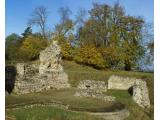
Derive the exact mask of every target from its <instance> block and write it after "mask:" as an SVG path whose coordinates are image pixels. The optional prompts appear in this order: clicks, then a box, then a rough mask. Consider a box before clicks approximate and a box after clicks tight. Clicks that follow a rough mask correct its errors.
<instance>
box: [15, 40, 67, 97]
mask: <svg viewBox="0 0 160 120" xmlns="http://www.w3.org/2000/svg"><path fill="white" fill-rule="evenodd" d="M60 54H61V53H60V47H59V46H58V45H57V43H56V42H53V43H52V44H51V45H50V46H49V47H47V48H46V49H45V50H43V51H42V52H41V53H40V64H38V63H29V64H28V63H18V64H17V76H16V81H15V87H14V92H15V93H16V94H24V93H30V92H40V91H43V90H49V89H62V88H69V87H70V84H69V83H68V75H67V74H66V73H65V72H64V71H63V67H62V66H61V64H60V63H61V55H60Z"/></svg>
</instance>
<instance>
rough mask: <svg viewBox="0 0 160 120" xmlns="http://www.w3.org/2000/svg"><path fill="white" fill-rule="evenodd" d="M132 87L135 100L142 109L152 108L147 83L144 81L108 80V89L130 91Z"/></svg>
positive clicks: (128, 78) (116, 78) (127, 79)
mask: <svg viewBox="0 0 160 120" xmlns="http://www.w3.org/2000/svg"><path fill="white" fill-rule="evenodd" d="M131 87H132V91H133V95H132V98H133V100H134V101H135V102H136V103H137V104H138V105H139V106H141V107H142V108H149V107H150V99H149V93H148V87H147V84H146V81H144V80H142V79H136V78H130V77H120V76H115V75H113V76H111V77H110V78H109V80H108V89H117V90H128V89H129V88H131Z"/></svg>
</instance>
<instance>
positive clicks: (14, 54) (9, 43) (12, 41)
mask: <svg viewBox="0 0 160 120" xmlns="http://www.w3.org/2000/svg"><path fill="white" fill-rule="evenodd" d="M21 43H22V40H21V37H20V36H19V35H17V34H15V33H12V34H11V35H8V36H7V37H6V40H5V58H6V60H10V61H13V60H16V59H18V57H19V55H18V53H19V47H20V46H21Z"/></svg>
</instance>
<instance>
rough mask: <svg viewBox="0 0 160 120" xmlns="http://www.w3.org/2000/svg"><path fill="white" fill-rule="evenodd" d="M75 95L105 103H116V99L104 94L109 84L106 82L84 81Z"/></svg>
mask: <svg viewBox="0 0 160 120" xmlns="http://www.w3.org/2000/svg"><path fill="white" fill-rule="evenodd" d="M77 88H78V90H77V92H76V93H75V96H77V97H92V98H97V99H101V100H104V101H115V97H112V96H106V95H104V94H103V92H106V91H107V84H106V83H105V82H104V81H95V80H83V81H80V83H79V85H78V87H77Z"/></svg>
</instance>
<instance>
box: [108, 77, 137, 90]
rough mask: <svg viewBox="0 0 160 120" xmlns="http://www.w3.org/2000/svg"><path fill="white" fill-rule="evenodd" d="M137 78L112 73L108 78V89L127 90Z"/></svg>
mask: <svg viewBox="0 0 160 120" xmlns="http://www.w3.org/2000/svg"><path fill="white" fill-rule="evenodd" d="M137 80H139V79H135V78H130V77H121V76H116V75H112V76H111V77H110V78H109V80H108V89H114V90H116V89H117V90H128V89H129V88H130V87H131V86H133V85H134V84H135V82H136V81H137Z"/></svg>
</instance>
